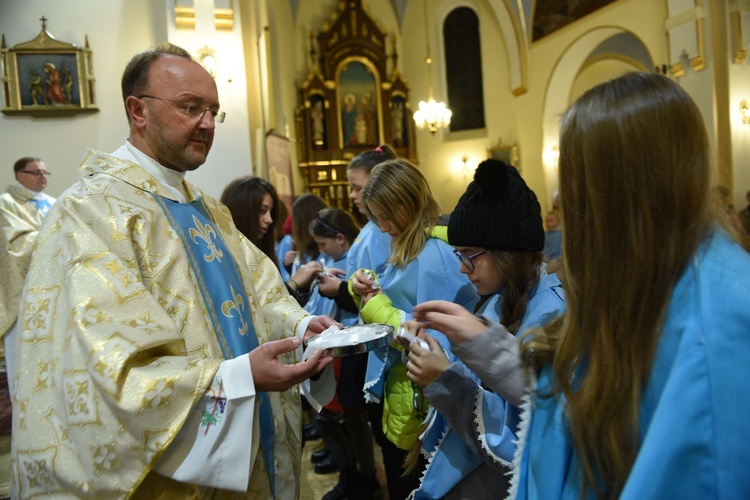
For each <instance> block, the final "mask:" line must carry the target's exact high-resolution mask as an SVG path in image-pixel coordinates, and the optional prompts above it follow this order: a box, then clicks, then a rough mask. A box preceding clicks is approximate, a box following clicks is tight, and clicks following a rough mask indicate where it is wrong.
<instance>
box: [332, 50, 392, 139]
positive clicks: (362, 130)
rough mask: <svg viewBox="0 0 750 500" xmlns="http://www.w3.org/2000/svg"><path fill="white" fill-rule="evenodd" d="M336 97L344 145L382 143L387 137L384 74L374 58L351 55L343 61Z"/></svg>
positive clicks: (338, 77) (339, 68)
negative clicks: (382, 95)
mask: <svg viewBox="0 0 750 500" xmlns="http://www.w3.org/2000/svg"><path fill="white" fill-rule="evenodd" d="M352 70H353V71H352ZM365 97H366V98H367V99H364V98H365ZM336 98H337V100H338V103H339V108H338V109H339V113H338V114H339V116H338V120H339V144H340V147H341V148H342V149H344V148H347V147H364V146H366V147H376V146H379V145H380V144H381V142H382V137H383V114H382V110H381V106H382V103H381V95H380V77H379V75H378V72H377V70H376V68H375V66H374V65H373V63H372V62H371V61H370V60H368V59H366V58H364V57H349V58H347V59H345V60H343V61H342V62H341V63H340V64H339V67H338V68H337V70H336ZM349 99H351V102H349Z"/></svg>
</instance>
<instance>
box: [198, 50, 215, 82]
mask: <svg viewBox="0 0 750 500" xmlns="http://www.w3.org/2000/svg"><path fill="white" fill-rule="evenodd" d="M196 59H197V60H198V62H199V63H200V65H201V66H203V67H204V68H205V69H206V71H208V73H209V74H210V75H211V76H212V77H213V79H214V80H216V76H217V75H218V71H217V70H218V66H219V63H218V61H217V60H216V51H215V50H214V49H212V48H211V47H209V46H208V45H204V46H203V48H201V49H198V53H197V55H196Z"/></svg>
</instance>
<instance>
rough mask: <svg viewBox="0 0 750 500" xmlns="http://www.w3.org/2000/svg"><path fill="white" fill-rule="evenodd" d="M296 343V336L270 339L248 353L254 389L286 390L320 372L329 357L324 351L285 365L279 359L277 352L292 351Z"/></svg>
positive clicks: (328, 361) (297, 343) (267, 390)
mask: <svg viewBox="0 0 750 500" xmlns="http://www.w3.org/2000/svg"><path fill="white" fill-rule="evenodd" d="M311 323H312V322H311ZM321 331H322V330H321ZM299 345H300V339H298V338H297V337H292V338H288V339H282V340H272V341H269V342H266V343H264V344H262V345H260V346H258V347H256V348H255V349H253V350H252V351H250V353H248V358H249V359H250V370H252V372H253V381H254V382H255V390H256V391H257V392H269V391H286V390H287V389H289V388H290V387H292V386H294V385H296V384H299V383H300V382H302V381H303V380H306V379H308V378H310V377H311V376H313V375H315V374H316V373H318V372H320V371H321V370H322V369H323V368H325V367H326V366H328V364H329V363H330V362H331V361H333V358H332V357H331V356H328V355H327V354H326V353H325V351H317V352H316V353H315V354H313V355H312V356H310V357H309V358H308V359H307V360H306V361H303V362H301V363H297V364H294V365H285V364H284V363H282V362H281V361H279V358H278V357H279V355H280V354H284V353H287V352H292V351H294V350H295V349H297V348H298V347H299Z"/></svg>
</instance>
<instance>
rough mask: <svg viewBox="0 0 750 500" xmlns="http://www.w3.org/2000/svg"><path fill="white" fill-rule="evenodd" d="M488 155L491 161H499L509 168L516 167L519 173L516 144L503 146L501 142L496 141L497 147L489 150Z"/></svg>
mask: <svg viewBox="0 0 750 500" xmlns="http://www.w3.org/2000/svg"><path fill="white" fill-rule="evenodd" d="M488 155H489V157H490V158H492V159H495V160H500V161H502V162H504V163H506V164H508V165H510V166H511V167H516V168H517V169H518V171H519V172H520V171H521V165H520V164H519V161H518V158H519V155H518V146H517V145H516V144H503V142H502V140H500V139H498V141H497V145H495V146H493V147H491V148H490V149H489V151H488Z"/></svg>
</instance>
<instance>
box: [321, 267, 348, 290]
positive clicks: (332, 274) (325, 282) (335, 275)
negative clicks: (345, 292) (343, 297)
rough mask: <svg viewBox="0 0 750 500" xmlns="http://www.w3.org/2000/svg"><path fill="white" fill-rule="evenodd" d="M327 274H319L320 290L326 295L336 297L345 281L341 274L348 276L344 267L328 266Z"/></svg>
mask: <svg viewBox="0 0 750 500" xmlns="http://www.w3.org/2000/svg"><path fill="white" fill-rule="evenodd" d="M326 271H328V275H327V274H319V275H318V277H317V281H318V290H319V291H320V294H321V295H322V296H324V297H335V296H336V295H338V293H339V287H340V286H341V283H343V282H344V280H343V279H342V278H340V277H339V276H346V271H344V270H343V269H336V268H328V269H326Z"/></svg>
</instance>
